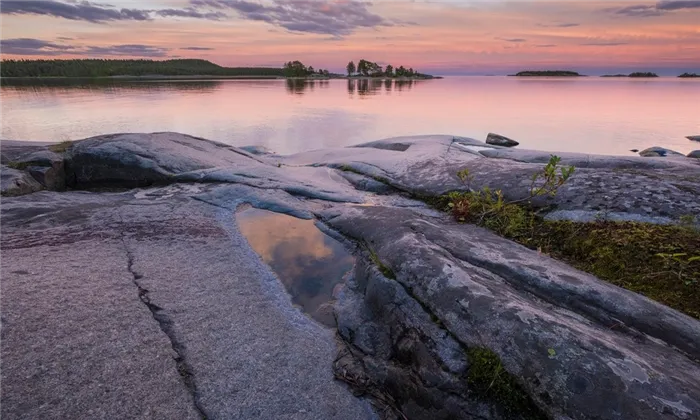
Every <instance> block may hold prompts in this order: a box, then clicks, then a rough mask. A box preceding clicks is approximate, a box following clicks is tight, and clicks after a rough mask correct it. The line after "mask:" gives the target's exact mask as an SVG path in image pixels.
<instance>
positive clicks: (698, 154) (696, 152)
mask: <svg viewBox="0 0 700 420" xmlns="http://www.w3.org/2000/svg"><path fill="white" fill-rule="evenodd" d="M686 156H687V157H689V158H695V159H700V150H693V151H692V152H690V153H688V154H687V155H686Z"/></svg>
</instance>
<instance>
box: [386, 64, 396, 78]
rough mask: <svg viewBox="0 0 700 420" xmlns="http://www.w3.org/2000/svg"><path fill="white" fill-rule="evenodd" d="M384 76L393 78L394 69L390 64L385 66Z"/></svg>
mask: <svg viewBox="0 0 700 420" xmlns="http://www.w3.org/2000/svg"><path fill="white" fill-rule="evenodd" d="M384 74H386V76H387V77H394V67H393V66H392V65H391V64H387V65H386V70H385V71H384Z"/></svg>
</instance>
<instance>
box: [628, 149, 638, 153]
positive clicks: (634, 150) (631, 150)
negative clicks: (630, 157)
mask: <svg viewBox="0 0 700 420" xmlns="http://www.w3.org/2000/svg"><path fill="white" fill-rule="evenodd" d="M630 152H632V153H637V152H639V149H630Z"/></svg>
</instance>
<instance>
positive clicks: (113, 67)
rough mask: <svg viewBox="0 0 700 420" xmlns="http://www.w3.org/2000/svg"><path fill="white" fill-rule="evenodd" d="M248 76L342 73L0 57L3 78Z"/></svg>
mask: <svg viewBox="0 0 700 420" xmlns="http://www.w3.org/2000/svg"><path fill="white" fill-rule="evenodd" d="M197 76H203V77H234V78H235V77H250V78H298V77H303V78H342V77H345V75H343V74H337V73H331V72H330V71H328V70H324V69H318V70H316V69H314V67H313V66H306V65H304V64H303V63H301V62H300V61H289V62H287V63H284V65H283V66H282V67H223V66H219V65H217V64H214V63H212V62H211V61H207V60H200V59H173V60H103V59H75V60H2V65H0V77H4V78H71V77H74V78H99V77H142V78H148V77H197ZM348 76H353V77H355V76H356V77H407V78H426V79H427V78H432V76H430V75H426V74H421V73H418V72H417V71H414V70H413V69H412V68H411V69H405V68H404V67H403V66H400V67H398V68H396V69H394V68H393V67H392V66H390V65H389V66H387V67H386V69H382V67H381V66H379V65H377V64H376V63H373V62H371V61H367V60H360V61H359V63H358V66H357V71H355V66H354V64H353V70H352V72H348Z"/></svg>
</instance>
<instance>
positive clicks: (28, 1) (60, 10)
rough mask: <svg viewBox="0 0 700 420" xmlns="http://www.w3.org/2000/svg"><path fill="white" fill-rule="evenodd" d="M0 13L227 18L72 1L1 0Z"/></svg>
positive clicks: (101, 18) (104, 19) (92, 18)
mask: <svg viewBox="0 0 700 420" xmlns="http://www.w3.org/2000/svg"><path fill="white" fill-rule="evenodd" d="M202 1H204V0H202ZM210 7H211V5H210ZM0 13H4V14H9V15H43V16H52V17H57V18H63V19H69V20H82V21H87V22H92V23H101V24H104V23H108V22H113V21H149V20H153V17H154V16H158V17H186V18H194V19H207V20H220V19H223V18H226V17H228V16H227V15H226V14H225V13H223V12H220V11H215V12H212V11H204V12H202V11H199V10H196V9H195V8H192V7H187V8H185V9H160V10H145V9H143V10H142V9H127V8H122V9H118V8H116V7H115V6H113V5H111V4H103V3H93V2H89V1H76V0H68V1H65V2H63V1H57V0H2V7H0Z"/></svg>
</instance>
